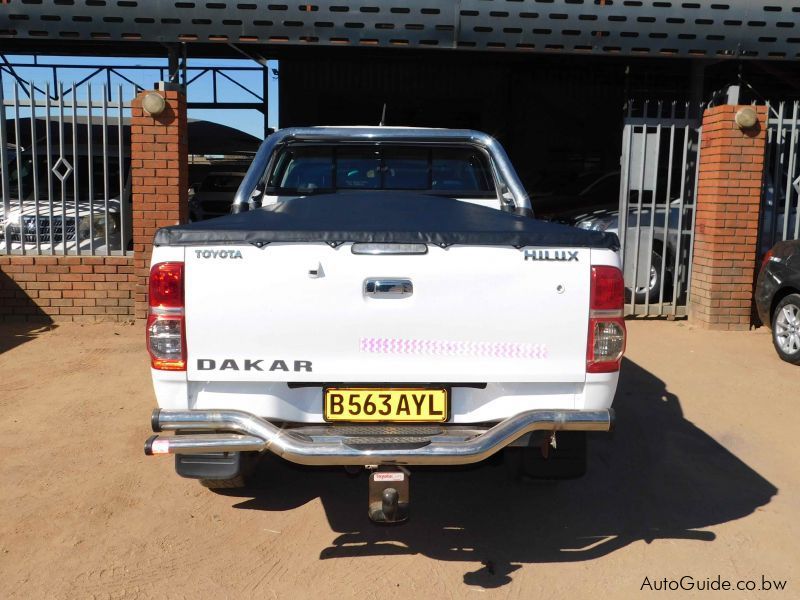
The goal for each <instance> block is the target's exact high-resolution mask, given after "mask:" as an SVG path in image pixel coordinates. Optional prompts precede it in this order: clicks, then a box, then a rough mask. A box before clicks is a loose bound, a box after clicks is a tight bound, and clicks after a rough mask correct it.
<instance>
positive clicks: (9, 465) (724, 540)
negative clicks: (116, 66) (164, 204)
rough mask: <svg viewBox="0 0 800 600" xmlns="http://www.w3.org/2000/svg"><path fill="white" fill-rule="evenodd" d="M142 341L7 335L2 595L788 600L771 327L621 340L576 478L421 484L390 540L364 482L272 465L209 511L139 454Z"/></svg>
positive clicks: (789, 473) (789, 436) (796, 558)
mask: <svg viewBox="0 0 800 600" xmlns="http://www.w3.org/2000/svg"><path fill="white" fill-rule="evenodd" d="M142 342H143V334H142V331H141V327H135V326H125V325H86V326H78V325H62V326H60V327H58V328H56V329H55V330H52V331H46V332H41V331H40V332H36V331H28V330H27V329H25V328H23V327H20V326H3V327H2V328H0V451H2V462H0V481H2V485H0V597H3V598H152V597H159V598H239V597H243V598H247V597H254V598H267V599H269V598H310V597H314V598H373V597H374V598H389V597H392V598H432V597H436V598H469V597H481V596H484V597H487V598H490V597H503V598H506V597H507V598H534V597H536V598H539V597H541V598H548V599H550V598H587V597H598V596H599V597H606V598H639V597H642V596H648V595H651V596H652V595H660V596H664V595H665V594H663V593H662V594H658V592H647V591H646V590H645V591H644V592H643V591H640V590H641V587H642V584H643V582H644V579H645V577H649V579H650V581H654V580H658V579H663V578H665V577H667V578H677V577H680V576H683V575H690V576H692V577H694V578H695V579H697V580H703V579H705V578H716V577H717V575H720V576H721V577H722V578H723V579H730V580H732V581H734V582H735V581H737V580H740V579H741V580H748V579H752V580H756V581H757V582H758V586H759V587H760V586H761V577H762V575H763V576H765V577H767V578H768V579H782V580H788V588H787V590H786V591H785V592H775V591H772V592H762V591H752V592H740V593H729V594H728V596H729V597H740V598H761V597H765V598H767V597H770V598H771V597H775V598H777V597H785V598H798V597H800V544H798V541H797V540H798V539H799V538H800V525H799V524H798V523H800V519H798V517H800V494H799V492H800V468H798V454H797V442H796V440H797V431H798V428H799V427H800V418H799V417H798V415H799V414H800V405H798V401H799V400H800V368H797V367H791V366H789V365H786V364H783V363H781V362H780V361H779V360H778V359H777V357H776V356H775V353H774V352H773V350H772V347H771V345H770V340H769V336H768V334H767V333H766V332H765V331H763V330H762V331H756V332H750V333H709V332H703V331H698V330H694V329H693V328H692V327H691V326H689V325H688V324H686V323H667V322H634V323H630V343H629V353H628V357H629V358H628V359H627V360H626V363H625V365H624V368H623V377H622V384H621V387H620V391H619V392H618V395H617V400H616V408H617V411H618V415H619V422H618V429H617V431H616V432H615V433H614V435H613V436H612V437H609V436H599V435H598V436H597V437H595V438H593V439H592V440H591V448H590V450H591V458H590V473H589V475H587V476H586V477H585V478H583V479H580V480H577V481H571V482H563V483H561V484H557V485H554V484H542V483H533V482H529V483H524V484H519V483H513V482H509V481H507V480H506V479H505V476H504V472H503V468H502V466H497V465H483V466H479V467H475V468H469V469H462V470H460V471H440V470H435V469H434V470H416V471H415V472H413V478H412V495H413V507H412V508H413V519H412V521H411V522H409V523H408V524H406V525H403V526H397V527H375V526H373V525H371V524H370V523H369V521H368V519H367V517H366V494H367V483H366V479H365V478H364V477H363V476H362V477H360V478H356V479H351V478H348V477H347V476H346V475H345V474H344V473H343V472H342V471H340V470H338V469H331V470H321V471H320V470H316V471H314V470H310V469H303V468H298V467H291V466H289V465H287V464H285V463H277V462H276V463H274V464H269V465H267V466H266V467H265V468H264V469H263V473H262V475H263V478H264V483H263V487H262V488H260V489H257V490H254V491H251V492H250V493H248V494H229V495H221V494H215V493H213V492H210V491H208V490H206V489H204V488H202V487H201V486H200V485H199V484H197V483H196V482H194V481H190V480H184V479H180V478H178V477H177V476H175V474H174V472H173V465H172V461H171V459H169V458H164V457H157V458H154V457H149V458H148V457H145V456H144V455H143V453H142V443H143V441H144V440H145V438H146V437H147V436H148V435H149V433H150V432H149V425H148V417H149V414H150V410H151V408H152V407H153V406H154V397H153V393H152V390H151V385H150V378H149V373H148V369H147V360H146V357H145V355H144V352H143V345H142ZM666 595H667V596H669V595H677V596H683V597H692V596H693V595H695V593H691V592H685V593H680V592H673V593H672V594H666ZM701 596H703V597H705V596H708V594H707V593H704V594H701ZM712 596H713V594H712ZM723 596H724V594H723Z"/></svg>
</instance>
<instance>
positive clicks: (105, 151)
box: [93, 84, 109, 249]
mask: <svg viewBox="0 0 800 600" xmlns="http://www.w3.org/2000/svg"><path fill="white" fill-rule="evenodd" d="M108 93H109V90H108V86H107V85H105V84H104V85H103V105H102V106H103V214H104V215H105V218H106V226H105V227H103V239H104V240H105V244H106V249H108V248H109V245H108ZM93 245H94V244H93Z"/></svg>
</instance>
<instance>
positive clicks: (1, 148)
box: [0, 85, 11, 254]
mask: <svg viewBox="0 0 800 600" xmlns="http://www.w3.org/2000/svg"><path fill="white" fill-rule="evenodd" d="M3 100H4V98H3V86H2V85H0V102H1V101H3ZM0 116H2V119H0V171H2V172H0V183H2V187H3V220H2V227H3V239H4V240H5V246H6V254H10V252H11V240H10V237H11V235H10V233H11V229H10V228H9V227H8V215H9V213H10V212H11V198H10V194H9V191H8V186H9V185H10V179H9V177H8V153H7V152H6V148H7V143H8V142H7V140H8V136H7V132H6V109H5V104H3V114H2V115H0Z"/></svg>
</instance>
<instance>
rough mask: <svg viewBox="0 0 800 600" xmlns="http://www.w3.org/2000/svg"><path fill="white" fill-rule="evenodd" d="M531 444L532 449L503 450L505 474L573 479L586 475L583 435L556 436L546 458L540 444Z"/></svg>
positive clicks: (577, 432) (575, 433)
mask: <svg viewBox="0 0 800 600" xmlns="http://www.w3.org/2000/svg"><path fill="white" fill-rule="evenodd" d="M547 439H549V436H547ZM532 441H533V443H534V445H531V446H528V447H524V448H523V447H510V448H506V449H505V450H503V458H504V462H505V465H506V471H507V473H508V475H509V476H510V477H511V478H513V479H519V478H521V477H530V478H532V479H576V478H578V477H582V476H583V475H584V474H585V473H586V454H587V452H586V432H584V431H561V432H558V433H557V434H556V446H557V447H556V448H553V447H550V446H548V447H547V450H546V457H545V452H543V451H542V444H541V443H540V442H539V441H537V440H536V439H535V438H532ZM545 443H547V442H545Z"/></svg>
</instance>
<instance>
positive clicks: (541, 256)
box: [525, 250, 578, 262]
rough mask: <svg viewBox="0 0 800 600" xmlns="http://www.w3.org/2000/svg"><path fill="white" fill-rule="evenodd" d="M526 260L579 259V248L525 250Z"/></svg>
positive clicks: (567, 260) (565, 260)
mask: <svg viewBox="0 0 800 600" xmlns="http://www.w3.org/2000/svg"><path fill="white" fill-rule="evenodd" d="M525 260H559V261H563V262H572V261H573V260H574V261H576V262H577V261H578V251H577V250H525Z"/></svg>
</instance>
